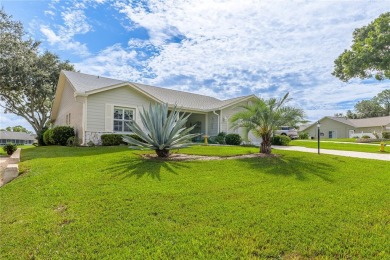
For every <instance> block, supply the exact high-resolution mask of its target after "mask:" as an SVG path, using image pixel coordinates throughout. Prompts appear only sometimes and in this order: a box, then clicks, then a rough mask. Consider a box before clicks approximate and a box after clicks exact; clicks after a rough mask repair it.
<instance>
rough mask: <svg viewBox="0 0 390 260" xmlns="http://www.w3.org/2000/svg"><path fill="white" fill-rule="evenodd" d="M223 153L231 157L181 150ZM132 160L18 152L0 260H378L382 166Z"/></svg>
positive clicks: (388, 229)
mask: <svg viewBox="0 0 390 260" xmlns="http://www.w3.org/2000/svg"><path fill="white" fill-rule="evenodd" d="M227 148H228V149H229V151H230V152H229V153H231V154H233V153H234V152H233V151H235V149H236V148H235V147H210V146H209V147H204V146H203V147H201V146H200V147H194V148H188V149H182V150H181V152H188V153H191V152H192V153H198V152H199V149H203V152H204V153H205V154H218V153H219V152H221V153H223V154H224V153H226V152H227ZM191 149H193V150H191ZM237 151H238V154H241V153H242V151H241V148H237ZM139 153H140V152H132V151H131V150H129V149H128V148H126V147H92V148H81V147H80V148H70V147H38V148H35V149H28V150H24V151H22V159H23V162H22V163H21V165H20V167H21V169H22V171H23V174H22V176H20V177H19V178H17V179H16V180H14V181H12V182H11V183H9V184H7V185H5V186H4V187H2V188H0V200H1V206H0V216H1V217H0V230H1V232H0V259H25V258H36V259H79V258H86V259H158V258H163V259H165V258H179V259H194V258H196V259H221V258H225V259H231V258H282V259H299V258H314V259H316V258H317V259H324V258H325V259H326V258H328V259H335V258H337V259H340V258H345V259H388V258H389V257H390V252H389V248H390V239H389V234H390V217H389V216H390V189H389V186H390V175H389V174H390V173H389V164H386V163H383V162H381V161H375V160H364V159H354V158H347V157H337V156H331V155H321V156H318V155H316V154H308V153H299V152H289V151H275V153H277V154H279V155H280V157H273V158H252V159H239V160H221V161H193V162H162V161H150V160H143V159H141V158H140V156H139Z"/></svg>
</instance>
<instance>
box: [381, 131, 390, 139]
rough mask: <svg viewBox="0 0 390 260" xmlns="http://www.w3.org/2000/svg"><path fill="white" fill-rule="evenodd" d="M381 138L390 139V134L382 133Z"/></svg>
mask: <svg viewBox="0 0 390 260" xmlns="http://www.w3.org/2000/svg"><path fill="white" fill-rule="evenodd" d="M382 138H384V139H390V132H382Z"/></svg>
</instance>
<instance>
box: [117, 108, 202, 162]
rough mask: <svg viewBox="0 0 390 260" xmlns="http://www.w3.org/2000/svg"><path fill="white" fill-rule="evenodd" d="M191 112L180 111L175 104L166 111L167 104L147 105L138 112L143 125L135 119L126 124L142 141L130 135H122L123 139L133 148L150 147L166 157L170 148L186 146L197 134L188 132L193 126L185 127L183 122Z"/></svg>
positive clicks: (160, 155)
mask: <svg viewBox="0 0 390 260" xmlns="http://www.w3.org/2000/svg"><path fill="white" fill-rule="evenodd" d="M190 115H191V114H186V113H180V112H179V111H178V110H177V108H176V106H175V107H174V108H173V109H172V110H171V111H170V113H169V111H168V104H158V103H157V104H155V105H152V104H150V105H149V110H145V108H143V111H142V112H141V113H140V116H141V121H142V124H143V127H141V126H139V125H138V124H137V123H136V122H135V121H132V122H131V123H130V124H128V126H129V128H130V130H131V131H132V132H133V133H134V134H136V135H138V137H139V138H140V139H142V140H143V141H139V140H137V139H135V138H133V137H131V136H124V137H123V141H125V142H126V143H128V144H130V145H132V146H130V148H133V149H145V148H146V149H152V150H155V152H156V154H157V156H158V157H168V156H169V155H170V150H171V149H178V148H183V147H187V146H189V145H190V144H191V139H192V138H194V137H196V136H198V135H199V134H189V132H190V131H191V130H192V129H193V128H194V127H195V125H193V126H192V127H190V128H186V127H185V124H186V122H187V119H188V117H189V116H190Z"/></svg>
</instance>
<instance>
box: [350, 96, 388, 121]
mask: <svg viewBox="0 0 390 260" xmlns="http://www.w3.org/2000/svg"><path fill="white" fill-rule="evenodd" d="M380 116H390V89H386V90H383V91H382V92H380V93H379V94H378V95H376V96H375V97H373V98H372V99H369V100H362V101H359V102H357V103H356V104H355V107H354V111H351V110H348V111H347V117H348V118H351V119H357V118H368V117H380Z"/></svg>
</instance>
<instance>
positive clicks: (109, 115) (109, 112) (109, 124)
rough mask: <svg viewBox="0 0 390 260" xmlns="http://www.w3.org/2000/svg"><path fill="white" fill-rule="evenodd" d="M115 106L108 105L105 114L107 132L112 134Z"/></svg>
mask: <svg viewBox="0 0 390 260" xmlns="http://www.w3.org/2000/svg"><path fill="white" fill-rule="evenodd" d="M113 115H114V106H113V105H111V104H106V112H105V119H106V121H105V131H106V132H112V131H113V128H114V119H113Z"/></svg>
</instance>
